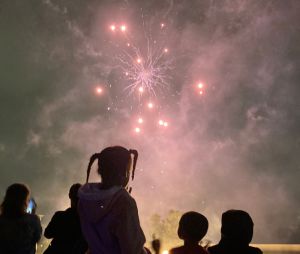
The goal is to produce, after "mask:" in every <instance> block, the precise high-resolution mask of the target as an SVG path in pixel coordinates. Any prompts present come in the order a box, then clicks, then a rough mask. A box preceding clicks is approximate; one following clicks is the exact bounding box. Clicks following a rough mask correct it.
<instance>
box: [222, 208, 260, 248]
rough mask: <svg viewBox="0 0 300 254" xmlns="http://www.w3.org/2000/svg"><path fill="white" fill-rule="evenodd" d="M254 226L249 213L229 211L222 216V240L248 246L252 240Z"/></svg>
mask: <svg viewBox="0 0 300 254" xmlns="http://www.w3.org/2000/svg"><path fill="white" fill-rule="evenodd" d="M253 225H254V224H253V221H252V219H251V217H250V215H249V214H248V213H247V212H245V211H242V210H229V211H227V212H225V213H223V214H222V227H221V234H222V239H223V240H224V241H229V242H236V243H240V244H247V245H248V244H249V243H250V242H251V240H252V236H253Z"/></svg>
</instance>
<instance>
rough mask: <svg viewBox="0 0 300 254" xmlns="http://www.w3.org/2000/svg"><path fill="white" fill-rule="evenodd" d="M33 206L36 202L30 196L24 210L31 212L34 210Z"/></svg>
mask: <svg viewBox="0 0 300 254" xmlns="http://www.w3.org/2000/svg"><path fill="white" fill-rule="evenodd" d="M35 208H36V203H35V201H34V199H33V198H31V199H30V200H29V203H28V206H27V209H26V212H27V213H30V214H32V212H33V211H34V210H35Z"/></svg>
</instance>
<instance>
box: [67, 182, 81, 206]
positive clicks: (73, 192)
mask: <svg viewBox="0 0 300 254" xmlns="http://www.w3.org/2000/svg"><path fill="white" fill-rule="evenodd" d="M80 187H81V184H80V183H75V184H73V185H72V186H71V188H70V190H69V198H70V201H71V207H72V208H76V207H77V204H78V190H79V188H80Z"/></svg>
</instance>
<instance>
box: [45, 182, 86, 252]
mask: <svg viewBox="0 0 300 254" xmlns="http://www.w3.org/2000/svg"><path fill="white" fill-rule="evenodd" d="M80 187H81V184H79V183H76V184H73V185H72V186H71V188H70V191H69V198H70V201H71V207H70V208H68V209H67V210H65V211H58V212H56V213H55V214H54V215H53V217H52V219H51V221H50V222H49V224H48V226H47V227H46V229H45V233H44V236H45V237H46V238H48V239H52V241H51V243H50V245H49V247H48V248H47V249H46V251H45V252H44V254H60V253H68V254H83V253H85V251H86V250H87V243H86V241H85V240H84V238H83V235H82V232H81V227H80V220H79V215H78V212H77V204H78V189H79V188H80Z"/></svg>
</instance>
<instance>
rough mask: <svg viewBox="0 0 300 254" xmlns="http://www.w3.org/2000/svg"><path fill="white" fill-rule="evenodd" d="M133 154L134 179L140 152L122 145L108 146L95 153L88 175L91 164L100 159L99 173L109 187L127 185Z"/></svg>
mask: <svg viewBox="0 0 300 254" xmlns="http://www.w3.org/2000/svg"><path fill="white" fill-rule="evenodd" d="M132 154H133V155H134V161H133V172H132V179H133V177H134V169H135V165H136V161H137V157H138V153H137V151H136V150H127V149H126V148H124V147H122V146H112V147H107V148H105V149H104V150H102V151H101V152H100V153H98V154H94V155H93V156H92V157H91V160H90V164H89V168H88V176H89V170H90V166H91V164H92V163H93V161H94V160H96V159H98V173H99V175H100V176H101V178H102V183H103V184H104V185H105V186H107V187H110V186H115V185H118V186H123V187H126V186H127V184H128V181H129V178H130V169H131V164H132V159H131V155H132ZM87 180H88V177H87Z"/></svg>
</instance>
